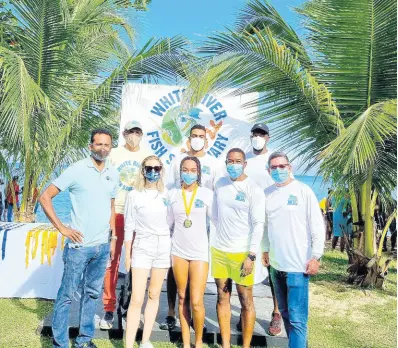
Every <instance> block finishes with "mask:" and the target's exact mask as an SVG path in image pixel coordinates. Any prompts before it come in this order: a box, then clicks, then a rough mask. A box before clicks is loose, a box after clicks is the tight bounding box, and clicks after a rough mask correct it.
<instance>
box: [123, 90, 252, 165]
mask: <svg viewBox="0 0 398 348" xmlns="http://www.w3.org/2000/svg"><path fill="white" fill-rule="evenodd" d="M230 92H231V91H227V92H225V93H224V94H222V95H218V94H217V95H214V94H206V95H205V96H204V98H203V99H202V101H201V102H200V103H199V105H197V106H196V107H193V108H191V109H190V110H188V111H187V112H183V111H182V108H181V97H182V95H183V93H184V89H183V88H182V87H179V86H166V85H150V84H148V85H144V84H136V83H128V84H126V85H125V86H124V90H123V95H122V112H121V119H120V134H119V146H121V145H124V139H123V136H122V132H123V128H124V125H125V124H126V123H127V122H128V121H131V120H135V121H138V122H140V123H141V125H142V127H143V133H144V139H143V142H142V144H143V145H144V146H147V147H148V148H149V149H150V150H151V152H153V153H154V154H155V155H157V156H158V157H160V158H161V159H162V160H163V162H164V163H167V165H169V164H170V163H171V161H172V160H173V158H174V157H175V156H176V155H178V154H179V153H180V152H181V151H186V149H187V145H186V142H187V139H188V136H189V131H190V129H191V127H192V126H194V125H195V124H201V125H203V126H205V127H206V131H207V138H208V142H209V147H208V149H207V152H208V153H209V154H210V155H211V156H214V157H215V158H217V159H219V160H221V161H224V160H225V155H226V153H227V151H228V150H229V149H231V148H233V147H239V148H241V149H242V150H244V151H245V152H246V151H247V150H248V149H249V147H250V138H249V136H250V129H251V124H250V123H249V118H250V114H251V113H252V112H253V111H255V109H243V108H242V105H243V104H244V103H245V102H247V101H250V100H253V99H254V97H255V96H253V95H245V96H241V97H240V96H238V97H231V96H228V94H230Z"/></svg>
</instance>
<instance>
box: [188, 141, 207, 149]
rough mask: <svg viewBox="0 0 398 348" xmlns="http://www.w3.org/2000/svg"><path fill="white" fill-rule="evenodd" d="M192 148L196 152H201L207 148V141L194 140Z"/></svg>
mask: <svg viewBox="0 0 398 348" xmlns="http://www.w3.org/2000/svg"><path fill="white" fill-rule="evenodd" d="M191 147H192V149H194V150H195V151H200V150H202V149H203V148H204V147H205V140H204V139H202V138H192V139H191Z"/></svg>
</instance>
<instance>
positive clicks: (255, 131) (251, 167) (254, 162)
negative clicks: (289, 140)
mask: <svg viewBox="0 0 398 348" xmlns="http://www.w3.org/2000/svg"><path fill="white" fill-rule="evenodd" d="M269 139H270V135H269V128H268V126H267V125H266V124H265V123H257V124H255V125H254V126H253V127H252V129H251V135H250V140H251V144H252V149H251V150H250V152H249V153H247V154H246V158H247V166H246V169H245V173H246V175H247V176H248V177H249V178H250V179H252V180H253V181H254V182H255V183H256V184H257V185H258V186H260V187H261V188H262V189H263V190H265V189H266V188H267V187H269V186H271V185H273V184H274V181H273V180H272V178H271V176H270V175H269V172H268V170H267V168H268V158H269V156H270V154H271V151H270V150H269V149H268V148H267V144H268V142H269ZM260 249H261V247H260ZM260 249H259V251H258V254H260V253H261V252H262V250H260ZM255 269H256V271H255V283H256V284H258V283H261V282H262V281H263V280H264V279H265V277H266V276H267V270H266V268H265V267H264V266H263V265H262V264H261V261H260V260H257V262H256V268H255ZM268 279H269V284H270V287H271V292H272V298H273V300H274V311H273V313H272V319H271V322H270V326H269V328H268V334H269V335H271V336H277V335H279V334H280V333H281V325H282V316H281V314H280V312H279V309H278V301H277V299H276V296H275V293H274V287H273V285H272V281H271V277H269V278H268ZM237 328H238V329H240V328H241V322H240V321H239V323H238V325H237Z"/></svg>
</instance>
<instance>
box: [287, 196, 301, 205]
mask: <svg viewBox="0 0 398 348" xmlns="http://www.w3.org/2000/svg"><path fill="white" fill-rule="evenodd" d="M297 204H298V199H297V196H294V195H290V196H289V198H288V200H287V205H297Z"/></svg>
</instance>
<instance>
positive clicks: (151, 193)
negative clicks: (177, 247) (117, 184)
mask: <svg viewBox="0 0 398 348" xmlns="http://www.w3.org/2000/svg"><path fill="white" fill-rule="evenodd" d="M167 204H168V201H167V190H165V191H164V192H159V191H158V190H144V191H142V192H139V191H136V190H133V191H131V192H130V193H129V194H128V195H127V199H126V207H125V209H124V240H125V241H130V240H132V239H133V233H134V231H135V232H136V234H137V235H148V234H154V235H157V236H166V235H170V229H169V225H168V223H167Z"/></svg>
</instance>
